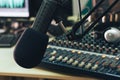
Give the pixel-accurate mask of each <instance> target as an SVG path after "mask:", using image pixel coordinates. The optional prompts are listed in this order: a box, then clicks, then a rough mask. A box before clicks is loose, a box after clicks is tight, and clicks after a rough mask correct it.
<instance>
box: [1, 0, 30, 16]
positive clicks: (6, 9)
mask: <svg viewBox="0 0 120 80" xmlns="http://www.w3.org/2000/svg"><path fill="white" fill-rule="evenodd" d="M0 17H29V0H0Z"/></svg>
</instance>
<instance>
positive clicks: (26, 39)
mask: <svg viewBox="0 0 120 80" xmlns="http://www.w3.org/2000/svg"><path fill="white" fill-rule="evenodd" d="M47 44H48V36H47V35H45V34H41V33H40V32H37V31H35V30H33V29H30V28H29V29H26V30H25V31H24V32H23V34H22V35H21V37H20V39H19V40H18V42H17V45H16V48H15V50H14V59H15V61H16V63H17V64H18V65H19V66H21V67H24V68H33V67H35V66H37V65H38V64H39V63H40V62H41V60H42V58H43V55H44V53H45V50H46V47H47Z"/></svg>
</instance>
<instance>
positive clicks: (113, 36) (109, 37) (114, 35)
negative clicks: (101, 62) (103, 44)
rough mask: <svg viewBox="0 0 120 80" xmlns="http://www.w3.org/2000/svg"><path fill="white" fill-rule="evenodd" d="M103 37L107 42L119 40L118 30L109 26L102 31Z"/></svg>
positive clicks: (119, 33) (119, 31)
mask: <svg viewBox="0 0 120 80" xmlns="http://www.w3.org/2000/svg"><path fill="white" fill-rule="evenodd" d="M104 38H105V40H106V41H107V42H112V43H114V42H118V41H120V30H118V29H117V28H111V29H109V30H107V31H106V32H105V33H104Z"/></svg>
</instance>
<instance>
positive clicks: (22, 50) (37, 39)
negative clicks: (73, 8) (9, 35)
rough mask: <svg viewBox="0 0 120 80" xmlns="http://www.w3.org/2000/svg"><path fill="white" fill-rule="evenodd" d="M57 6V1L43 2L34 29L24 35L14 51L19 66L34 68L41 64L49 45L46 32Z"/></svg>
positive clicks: (47, 0) (48, 0) (28, 30)
mask: <svg viewBox="0 0 120 80" xmlns="http://www.w3.org/2000/svg"><path fill="white" fill-rule="evenodd" d="M57 6H58V3H57V1H56V0H43V2H42V4H41V6H40V9H39V10H38V13H37V16H36V19H35V21H34V23H33V25H32V27H31V28H28V29H26V30H25V31H24V32H23V33H22V35H21V37H20V38H19V40H18V42H17V44H16V47H15V50H14V60H15V61H16V63H17V64H18V65H19V66H21V67H24V68H33V67H35V66H37V65H38V64H39V63H40V62H41V60H42V58H43V55H44V53H45V50H46V47H47V44H48V36H47V35H46V32H47V30H48V27H49V25H50V23H51V21H52V19H53V16H54V13H55V11H56V9H57Z"/></svg>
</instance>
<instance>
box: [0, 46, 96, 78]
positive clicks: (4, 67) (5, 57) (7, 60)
mask: <svg viewBox="0 0 120 80" xmlns="http://www.w3.org/2000/svg"><path fill="white" fill-rule="evenodd" d="M13 51H14V47H13V48H0V76H13V77H31V78H40V79H51V80H53V79H60V80H98V79H96V78H91V77H82V76H81V77H76V76H69V75H63V74H60V73H56V72H51V71H47V70H43V69H41V68H32V69H25V68H22V67H20V66H18V65H17V64H16V63H15V61H14V58H13Z"/></svg>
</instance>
